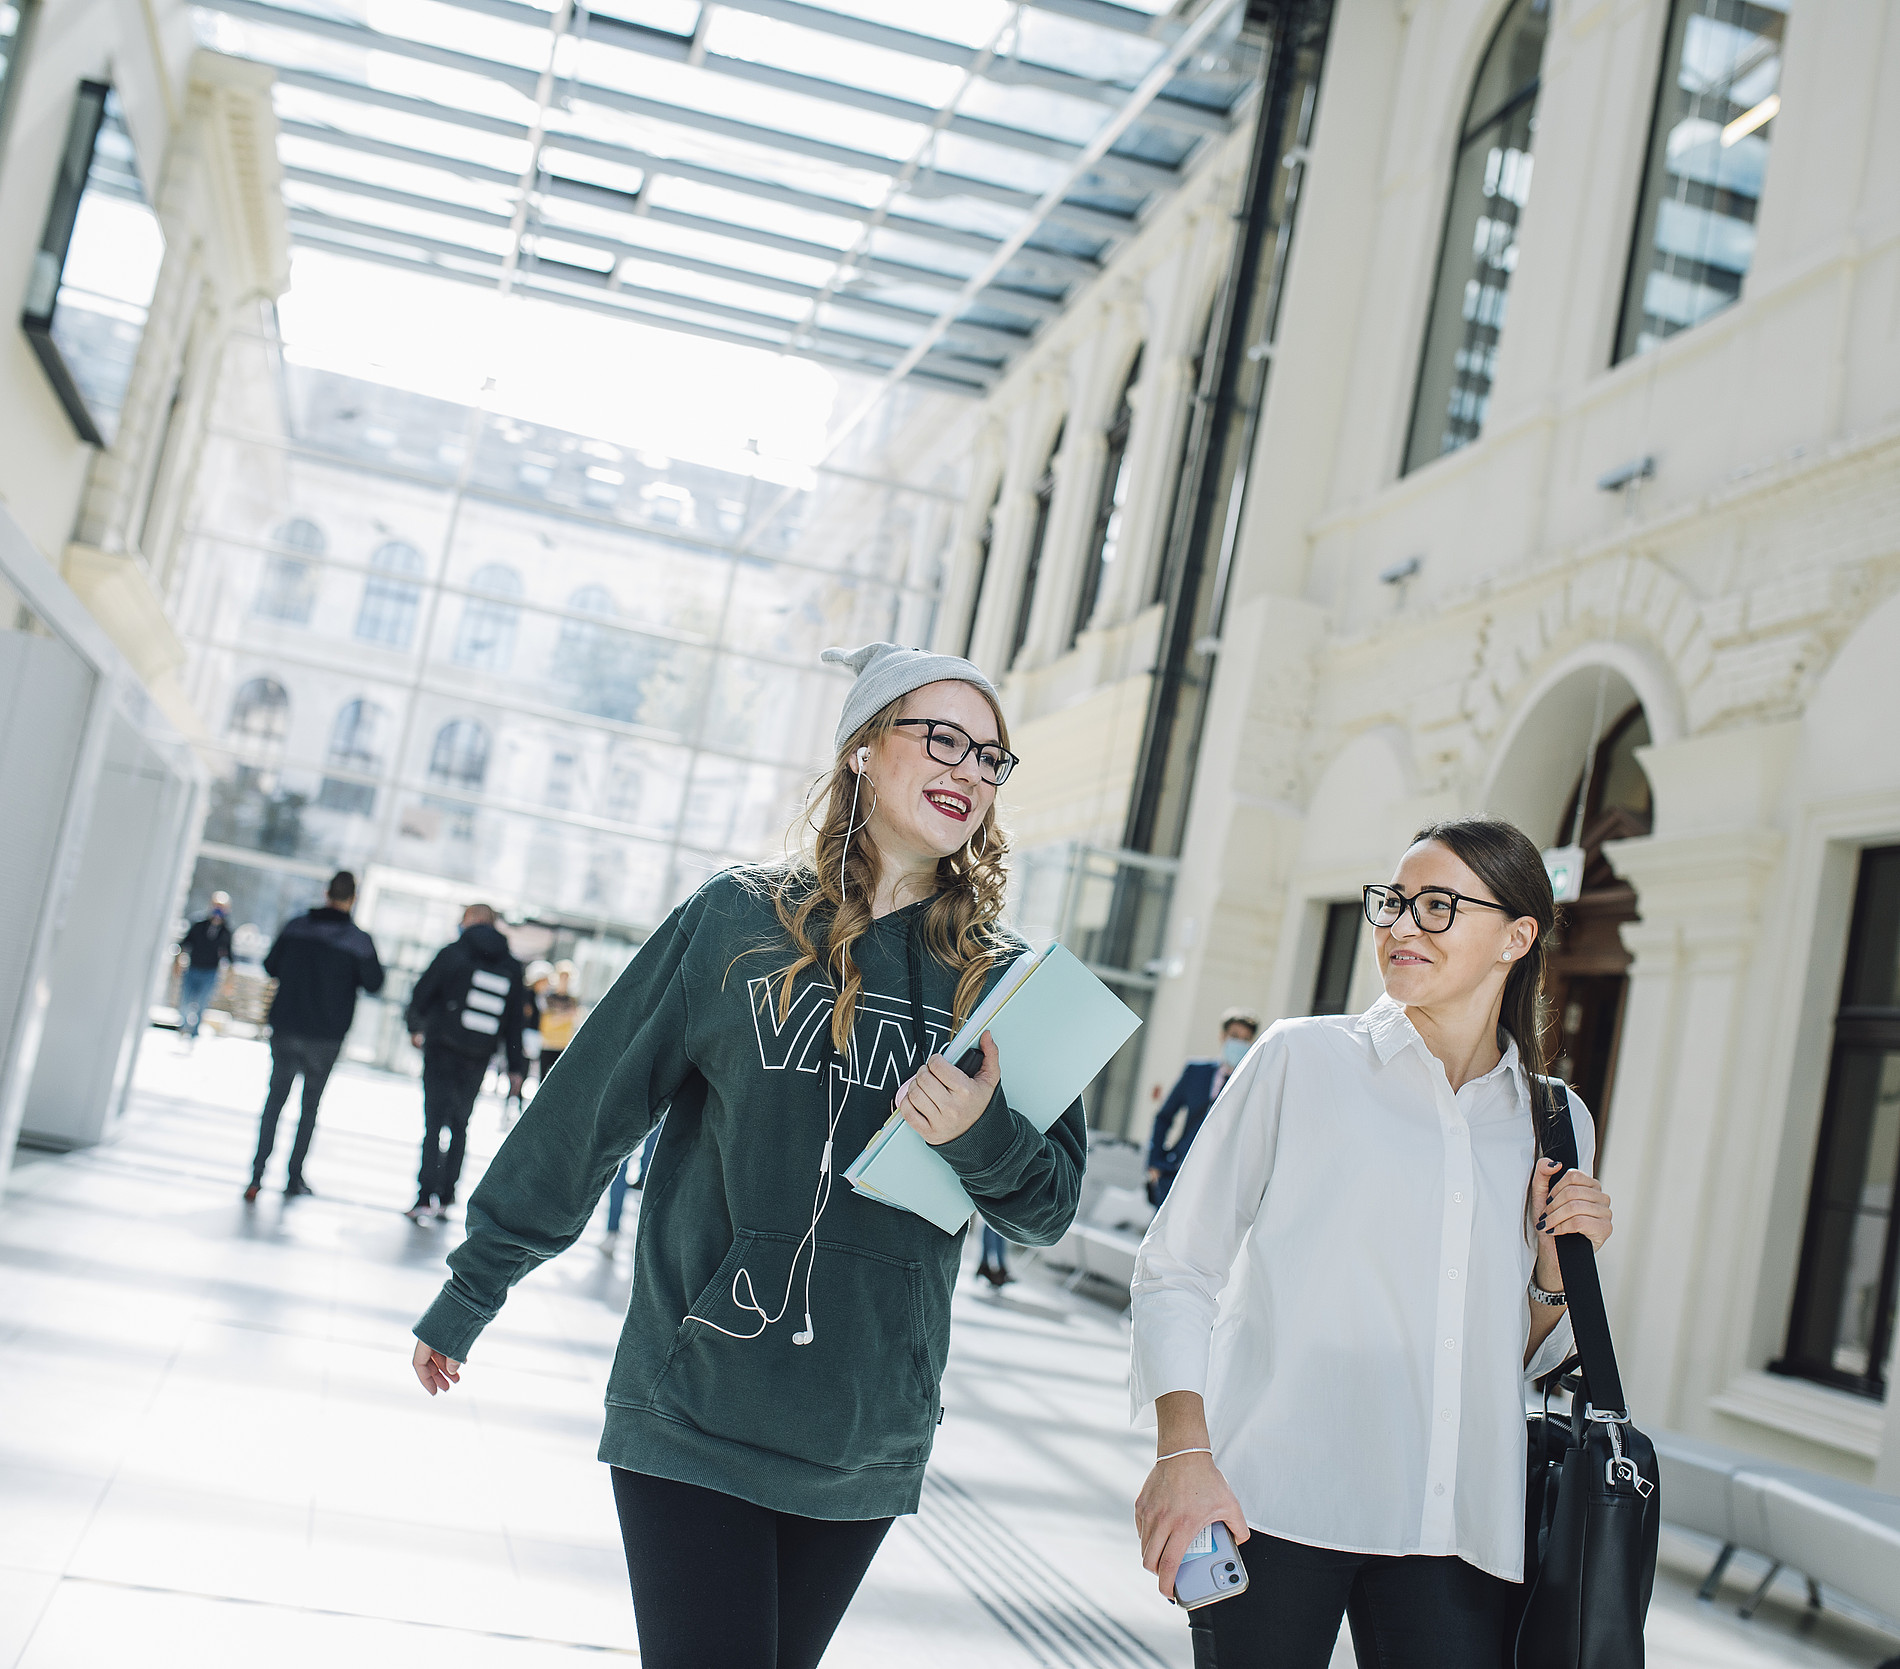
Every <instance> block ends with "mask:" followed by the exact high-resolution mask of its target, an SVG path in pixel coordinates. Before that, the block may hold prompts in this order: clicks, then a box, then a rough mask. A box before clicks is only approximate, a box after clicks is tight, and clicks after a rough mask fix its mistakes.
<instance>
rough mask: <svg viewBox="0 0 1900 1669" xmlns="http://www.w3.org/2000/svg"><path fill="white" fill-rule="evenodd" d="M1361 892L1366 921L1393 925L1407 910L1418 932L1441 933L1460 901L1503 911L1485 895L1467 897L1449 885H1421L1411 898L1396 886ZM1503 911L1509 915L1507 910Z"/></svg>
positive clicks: (1483, 908)
mask: <svg viewBox="0 0 1900 1669" xmlns="http://www.w3.org/2000/svg"><path fill="white" fill-rule="evenodd" d="M1364 891H1365V900H1366V905H1365V908H1366V920H1367V921H1369V922H1371V923H1372V925H1373V926H1374V927H1392V926H1395V925H1397V923H1398V919H1399V917H1400V916H1402V915H1404V914H1405V912H1406V911H1407V910H1410V911H1411V912H1412V920H1413V921H1415V922H1417V923H1418V925H1419V929H1420V931H1421V932H1425V933H1442V932H1444V931H1445V929H1446V928H1448V927H1449V926H1451V924H1452V923H1453V922H1455V921H1456V920H1457V919H1458V906H1459V905H1460V904H1475V905H1477V907H1478V908H1479V909H1480V910H1504V906H1503V905H1502V904H1493V903H1492V902H1491V901H1490V899H1488V898H1467V897H1466V896H1465V895H1464V894H1463V893H1461V892H1453V891H1452V890H1451V888H1450V887H1420V888H1419V889H1418V891H1417V892H1416V893H1414V894H1413V895H1412V896H1411V897H1410V898H1407V897H1406V896H1405V894H1404V893H1402V892H1400V891H1399V889H1398V888H1397V887H1367V888H1365V889H1364ZM1504 913H1505V914H1506V915H1509V914H1510V912H1509V911H1508V910H1505V911H1504Z"/></svg>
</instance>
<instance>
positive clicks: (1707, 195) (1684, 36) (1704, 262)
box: [1616, 0, 1788, 360]
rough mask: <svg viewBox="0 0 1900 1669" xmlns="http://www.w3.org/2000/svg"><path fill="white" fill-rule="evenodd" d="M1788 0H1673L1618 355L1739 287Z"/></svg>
mask: <svg viewBox="0 0 1900 1669" xmlns="http://www.w3.org/2000/svg"><path fill="white" fill-rule="evenodd" d="M1787 14H1788V5H1787V0H1676V4H1675V6H1674V8H1673V9H1672V11H1671V13H1670V18H1669V35H1668V38H1667V40H1666V41H1665V43H1664V47H1663V71H1662V78H1661V84H1660V86H1659V87H1658V89H1657V95H1656V115H1655V120H1654V123H1653V125H1652V127H1651V131H1650V141H1649V159H1648V166H1647V168H1646V170H1645V172H1644V176H1643V196H1642V207H1641V208H1640V210H1639V211H1638V213H1637V217H1636V240H1635V246H1634V248H1633V250H1632V252H1631V257H1630V275H1629V286H1628V288H1627V290H1626V291H1625V293H1624V297H1623V318H1622V323H1621V326H1620V328H1619V329H1618V331H1617V340H1616V358H1617V359H1618V360H1624V359H1628V358H1629V357H1630V355H1632V354H1639V353H1645V352H1647V351H1648V350H1649V349H1651V348H1653V347H1655V346H1656V344H1657V343H1658V342H1661V341H1664V340H1665V339H1667V338H1668V337H1671V336H1673V335H1675V333H1676V332H1677V331H1679V330H1687V329H1688V328H1689V327H1690V326H1691V325H1694V324H1700V323H1701V322H1702V320H1704V319H1706V318H1708V317H1709V315H1710V314H1712V313H1719V312H1720V311H1721V310H1722V309H1723V308H1724V307H1726V306H1728V305H1729V303H1730V302H1732V301H1734V300H1735V299H1736V298H1737V297H1738V296H1739V295H1740V294H1741V293H1742V280H1743V278H1745V277H1746V276H1747V273H1748V268H1749V264H1750V262H1751V261H1752V260H1753V259H1754V255H1755V211H1756V207H1757V205H1758V204H1759V203H1760V200H1761V190H1762V179H1763V177H1764V176H1765V175H1766V173H1767V172H1768V147H1769V145H1770V144H1771V143H1772V141H1773V139H1774V131H1775V117H1776V116H1777V114H1778V113H1779V112H1780V110H1781V91H1780V89H1781V42H1782V36H1783V34H1784V33H1785V31H1786V29H1787V23H1788V16H1787Z"/></svg>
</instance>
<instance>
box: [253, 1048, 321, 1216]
mask: <svg viewBox="0 0 1900 1669" xmlns="http://www.w3.org/2000/svg"><path fill="white" fill-rule="evenodd" d="M342 1048H343V1039H342V1038H340V1037H338V1038H328V1037H286V1036H284V1035H283V1034H282V1033H280V1032H272V1033H271V1040H270V1093H269V1094H268V1095H266V1096H265V1097H264V1118H263V1122H262V1123H261V1124H259V1126H258V1129H257V1157H256V1158H254V1159H253V1160H252V1161H251V1186H252V1187H254V1188H261V1187H262V1186H263V1185H264V1166H265V1165H266V1164H267V1163H269V1161H270V1153H271V1149H272V1148H274V1147H275V1146H276V1145H277V1120H278V1119H279V1117H281V1116H282V1114H283V1111H284V1103H285V1102H286V1101H288V1100H289V1099H290V1086H291V1085H292V1084H293V1083H295V1082H296V1081H297V1076H298V1074H299V1073H301V1074H302V1075H303V1117H302V1118H300V1119H299V1120H298V1121H297V1140H296V1141H295V1142H294V1143H293V1144H292V1145H291V1149H290V1171H289V1175H288V1176H286V1177H285V1179H284V1180H285V1182H286V1183H287V1184H288V1185H290V1186H291V1187H295V1186H296V1185H297V1184H298V1183H300V1182H302V1181H303V1162H304V1161H305V1160H306V1159H308V1158H309V1157H310V1142H311V1139H312V1138H313V1137H314V1136H315V1135H316V1133H317V1103H318V1102H319V1101H321V1100H322V1099H323V1086H324V1085H325V1084H327V1083H328V1082H329V1081H330V1069H331V1067H333V1066H335V1065H336V1057H337V1055H338V1053H339V1052H340V1051H341V1050H342Z"/></svg>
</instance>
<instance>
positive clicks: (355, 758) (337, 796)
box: [317, 696, 389, 817]
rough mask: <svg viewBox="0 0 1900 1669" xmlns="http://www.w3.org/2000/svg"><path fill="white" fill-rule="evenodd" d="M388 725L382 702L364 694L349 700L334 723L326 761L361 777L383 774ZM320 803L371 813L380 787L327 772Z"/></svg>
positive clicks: (332, 808) (334, 808) (363, 814)
mask: <svg viewBox="0 0 1900 1669" xmlns="http://www.w3.org/2000/svg"><path fill="white" fill-rule="evenodd" d="M388 728H389V713H388V710H387V709H386V708H384V707H382V706H380V705H379V704H378V703H376V702H374V701H370V700H367V699H366V698H364V697H362V696H358V697H357V698H356V699H355V700H354V701H349V702H345V703H344V705H343V707H342V709H341V710H340V711H339V712H338V713H337V716H336V722H335V723H334V724H333V725H331V726H330V751H329V753H328V754H327V755H326V756H325V759H324V763H325V764H326V765H328V766H329V768H330V769H331V770H333V771H348V772H350V773H351V774H352V775H354V776H358V777H373V776H380V775H381V774H382V769H383V743H384V738H385V737H386V735H387V734H388ZM317 804H318V805H320V806H322V807H324V808H325V809H326V810H328V811H341V812H344V813H346V814H348V815H351V816H355V817H368V816H369V815H370V814H371V813H372V812H374V811H375V809H376V790H375V788H374V787H373V786H372V785H371V784H369V783H367V782H352V781H348V780H346V779H344V778H342V777H334V776H325V777H324V779H323V787H322V788H321V789H320V790H319V791H318V793H317Z"/></svg>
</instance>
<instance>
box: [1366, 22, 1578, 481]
mask: <svg viewBox="0 0 1900 1669" xmlns="http://www.w3.org/2000/svg"><path fill="white" fill-rule="evenodd" d="M1549 21H1550V4H1549V0H1515V4H1513V5H1512V7H1511V9H1510V10H1509V11H1508V12H1506V13H1505V14H1504V20H1503V21H1502V22H1501V23H1500V24H1499V25H1498V29H1497V33H1496V34H1495V35H1494V36H1492V38H1491V45H1490V47H1489V49H1488V50H1487V51H1486V53H1485V56H1484V62H1483V63H1482V64H1481V65H1480V66H1479V69H1478V78H1477V82H1476V84H1475V85H1474V86H1473V88H1472V92H1471V102H1470V104H1469V106H1468V107H1467V109H1466V112H1465V122H1464V128H1463V131H1462V134H1461V136H1460V138H1459V141H1458V155H1457V159H1456V162H1455V163H1454V165H1453V169H1452V179H1451V200H1450V202H1449V203H1448V204H1447V206H1446V210H1445V237H1444V244H1443V247H1442V249H1441V250H1440V253H1439V257H1438V278H1437V283H1436V285H1435V287H1434V289H1433V292H1432V310H1431V316H1430V319H1429V321H1428V323H1427V328H1426V333H1425V352H1424V357H1423V359H1422V360H1421V361H1420V365H1419V374H1418V393H1417V396H1416V398H1415V400H1414V403H1413V407H1412V430H1411V435H1410V438H1409V439H1408V441H1407V442H1406V448H1405V466H1404V470H1402V471H1401V473H1405V472H1406V471H1410V470H1414V469H1417V468H1418V467H1419V466H1420V465H1421V464H1427V463H1430V462H1431V461H1432V459H1434V458H1439V457H1443V456H1444V454H1445V453H1447V452H1455V451H1457V450H1458V448H1459V447H1461V446H1467V445H1469V444H1470V443H1471V442H1472V441H1474V440H1476V439H1477V438H1478V432H1479V431H1480V430H1481V429H1482V428H1483V427H1484V414H1485V408H1486V407H1487V406H1488V405H1489V403H1490V399H1491V384H1492V381H1493V379H1494V378H1495V377H1496V375H1497V360H1498V341H1499V339H1500V338H1501V337H1502V335H1503V334H1504V317H1505V304H1506V301H1507V298H1508V295H1509V291H1510V285H1511V274H1512V273H1513V272H1515V271H1516V270H1517V228H1518V222H1519V220H1520V219H1521V217H1522V215H1523V212H1524V204H1525V203H1526V201H1527V200H1528V199H1529V196H1530V189H1531V141H1532V138H1533V136H1534V135H1535V133H1536V129H1537V89H1538V84H1539V83H1538V76H1539V73H1540V70H1541V66H1542V64H1543V60H1544V35H1545V31H1546V28H1547V26H1548V24H1549Z"/></svg>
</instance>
